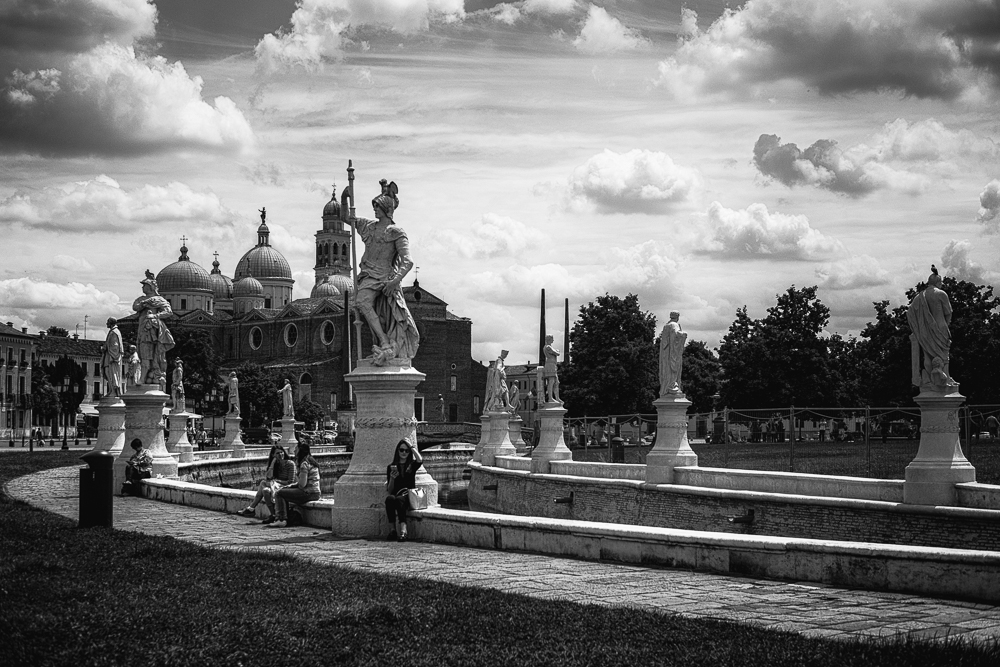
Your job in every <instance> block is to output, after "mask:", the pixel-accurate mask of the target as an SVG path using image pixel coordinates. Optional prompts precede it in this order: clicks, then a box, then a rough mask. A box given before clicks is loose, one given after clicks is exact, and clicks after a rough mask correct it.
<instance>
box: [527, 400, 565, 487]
mask: <svg viewBox="0 0 1000 667" xmlns="http://www.w3.org/2000/svg"><path fill="white" fill-rule="evenodd" d="M535 414H537V415H538V420H539V422H540V423H541V427H540V429H541V432H540V434H539V438H538V446H537V447H535V449H534V450H533V451H532V452H531V472H541V473H547V472H548V471H549V461H569V460H571V459H572V458H573V452H571V451H570V450H569V447H567V446H566V440H565V438H564V437H563V433H564V432H565V431H564V429H563V417H565V416H566V409H565V408H564V407H563V404H562V403H559V402H552V403H545V404H544V405H543V406H542V407H541V408H539V409H538V412H537V413H535Z"/></svg>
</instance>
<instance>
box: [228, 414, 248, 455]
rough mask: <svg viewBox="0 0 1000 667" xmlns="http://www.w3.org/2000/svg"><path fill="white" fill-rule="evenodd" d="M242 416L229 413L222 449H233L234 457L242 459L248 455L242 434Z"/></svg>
mask: <svg viewBox="0 0 1000 667" xmlns="http://www.w3.org/2000/svg"><path fill="white" fill-rule="evenodd" d="M242 421H243V420H242V419H241V418H240V417H237V416H235V415H232V414H229V415H226V435H225V437H224V438H223V440H222V449H229V450H232V454H230V456H232V458H234V459H241V458H243V457H244V456H246V455H247V449H246V445H244V444H243V438H242V437H241V436H240V422H242Z"/></svg>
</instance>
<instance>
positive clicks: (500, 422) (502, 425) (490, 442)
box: [481, 412, 517, 466]
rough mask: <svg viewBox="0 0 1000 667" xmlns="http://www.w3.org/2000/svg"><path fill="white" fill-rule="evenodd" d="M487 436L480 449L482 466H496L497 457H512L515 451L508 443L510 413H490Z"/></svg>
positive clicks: (509, 442)
mask: <svg viewBox="0 0 1000 667" xmlns="http://www.w3.org/2000/svg"><path fill="white" fill-rule="evenodd" d="M488 414H489V425H490V426H489V435H488V437H487V439H486V444H485V445H483V447H482V458H481V463H482V464H483V465H484V466H492V465H496V457H498V456H514V454H516V453H517V450H515V449H514V445H513V444H511V441H510V425H509V420H510V413H509V412H490V413H488Z"/></svg>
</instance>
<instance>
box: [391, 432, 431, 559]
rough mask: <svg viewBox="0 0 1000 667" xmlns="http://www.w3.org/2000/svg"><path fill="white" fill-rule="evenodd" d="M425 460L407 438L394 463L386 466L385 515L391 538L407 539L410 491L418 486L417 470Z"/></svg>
mask: <svg viewBox="0 0 1000 667" xmlns="http://www.w3.org/2000/svg"><path fill="white" fill-rule="evenodd" d="M423 460H424V459H423V457H422V456H421V455H420V452H419V451H417V448H416V447H414V446H413V445H411V444H410V443H409V442H408V441H406V440H400V441H399V443H398V444H397V445H396V452H395V453H394V454H393V456H392V463H390V464H389V465H388V466H386V469H385V487H386V491H387V492H388V493H387V495H386V497H385V515H386V517H387V518H388V519H389V525H390V526H391V528H390V530H389V537H388V539H390V540H396V539H398V540H399V541H400V542H403V541H405V540H406V513H407V512H408V511H409V509H410V499H409V497H408V491H409V490H410V489H415V488H417V470H418V469H419V468H420V465H421V464H422V463H423ZM397 522H398V523H399V531H398V532H397V531H396V524H397Z"/></svg>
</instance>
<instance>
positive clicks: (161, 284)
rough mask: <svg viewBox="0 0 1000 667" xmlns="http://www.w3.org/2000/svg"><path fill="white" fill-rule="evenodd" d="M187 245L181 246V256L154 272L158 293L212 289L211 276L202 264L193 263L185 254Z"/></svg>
mask: <svg viewBox="0 0 1000 667" xmlns="http://www.w3.org/2000/svg"><path fill="white" fill-rule="evenodd" d="M187 252H188V249H187V246H181V256H180V257H178V258H177V261H176V262H174V263H173V264H169V265H167V266H165V267H164V268H163V270H162V271H160V272H159V273H158V274H156V285H157V287H158V288H159V290H160V293H161V294H162V293H165V292H190V291H191V290H208V291H210V292H211V291H212V290H213V286H212V278H211V276H210V275H209V274H208V271H206V270H205V269H204V268H203V267H202V266H200V265H198V264H195V263H194V262H192V261H191V260H190V259H188V255H187Z"/></svg>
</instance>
